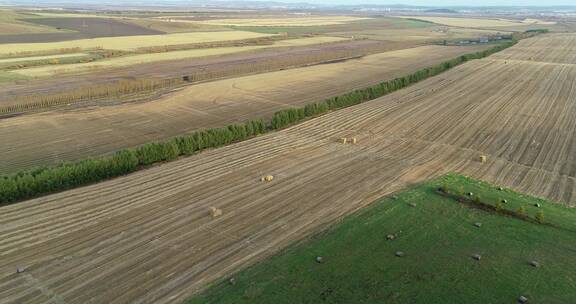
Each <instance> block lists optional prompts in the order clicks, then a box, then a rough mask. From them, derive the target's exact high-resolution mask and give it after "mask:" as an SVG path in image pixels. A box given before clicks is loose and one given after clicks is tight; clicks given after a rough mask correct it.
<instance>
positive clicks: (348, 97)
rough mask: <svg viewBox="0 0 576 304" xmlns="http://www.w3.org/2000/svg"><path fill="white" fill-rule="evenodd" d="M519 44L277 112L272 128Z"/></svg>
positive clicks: (361, 100)
mask: <svg viewBox="0 0 576 304" xmlns="http://www.w3.org/2000/svg"><path fill="white" fill-rule="evenodd" d="M516 42H517V41H508V42H505V43H502V44H499V45H496V46H494V47H492V48H490V49H486V50H484V51H480V52H476V53H471V54H466V55H462V56H459V57H456V58H454V59H452V60H448V61H445V62H442V63H440V64H438V65H436V66H433V67H428V68H425V69H421V70H419V71H417V72H414V73H412V74H410V75H407V76H404V77H399V78H396V79H393V80H389V81H385V82H381V83H379V84H377V85H374V86H371V87H368V88H364V89H359V90H355V91H352V92H350V93H346V94H344V95H341V96H337V97H332V98H329V99H326V100H324V101H322V102H319V103H314V104H308V105H306V106H304V107H301V108H291V109H285V110H280V111H278V112H276V113H274V116H273V117H272V121H271V127H272V129H281V128H285V127H287V126H290V125H292V124H295V123H297V122H300V121H302V120H304V119H306V118H309V117H314V116H318V115H320V114H323V113H326V112H328V111H332V110H338V109H342V108H346V107H349V106H353V105H356V104H359V103H363V102H366V101H369V100H372V99H375V98H378V97H382V96H384V95H387V94H389V93H392V92H394V91H397V90H400V89H403V88H405V87H407V86H409V85H411V84H414V83H417V82H419V81H422V80H424V79H426V78H429V77H432V76H436V75H438V74H440V73H442V72H444V71H447V70H449V69H451V68H453V67H455V66H457V65H460V64H462V63H464V62H467V61H470V60H474V59H480V58H484V57H487V56H490V55H492V54H494V53H497V52H499V51H501V50H504V49H506V48H509V47H511V46H513V45H514V44H516Z"/></svg>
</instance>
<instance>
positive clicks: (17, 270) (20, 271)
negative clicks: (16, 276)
mask: <svg viewBox="0 0 576 304" xmlns="http://www.w3.org/2000/svg"><path fill="white" fill-rule="evenodd" d="M24 270H25V269H24V267H16V273H23V272H24Z"/></svg>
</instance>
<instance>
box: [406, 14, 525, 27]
mask: <svg viewBox="0 0 576 304" xmlns="http://www.w3.org/2000/svg"><path fill="white" fill-rule="evenodd" d="M400 18H411V19H418V20H424V21H428V22H433V23H437V24H442V25H448V26H456V27H507V26H518V25H522V22H520V21H513V20H505V19H480V18H456V17H454V18H453V17H428V16H400Z"/></svg>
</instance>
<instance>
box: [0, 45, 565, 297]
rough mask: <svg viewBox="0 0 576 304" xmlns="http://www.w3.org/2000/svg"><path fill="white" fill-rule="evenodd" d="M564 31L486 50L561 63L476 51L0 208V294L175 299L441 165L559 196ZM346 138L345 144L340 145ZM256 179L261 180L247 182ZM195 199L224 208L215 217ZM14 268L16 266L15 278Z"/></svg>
mask: <svg viewBox="0 0 576 304" xmlns="http://www.w3.org/2000/svg"><path fill="white" fill-rule="evenodd" d="M540 39H553V42H556V43H548V44H543V43H541V42H540V41H541V40H540ZM565 39H573V35H551V36H545V37H538V38H532V39H529V40H525V41H522V42H521V43H520V45H519V46H518V47H513V48H511V49H508V50H506V51H503V52H502V53H501V54H499V56H505V57H506V58H511V59H512V58H516V57H517V56H519V58H522V56H523V51H522V48H524V47H527V46H530V45H534V44H539V45H540V47H541V48H544V49H547V51H548V54H558V55H550V56H559V58H553V57H549V59H547V57H543V58H542V60H543V61H524V60H502V59H499V58H493V57H489V58H487V59H482V60H475V61H472V62H469V63H467V64H464V65H462V66H459V67H457V68H454V69H452V70H451V71H449V72H446V73H444V74H441V75H439V76H437V77H433V78H430V79H428V80H426V81H423V82H421V83H419V84H416V85H414V86H411V87H409V88H407V89H404V90H401V91H398V92H396V93H393V94H391V95H388V96H385V97H383V98H379V99H377V100H374V101H371V102H367V103H364V104H361V105H358V106H354V107H351V108H347V109H344V110H340V111H336V112H333V113H330V114H327V115H324V116H322V117H319V118H316V119H312V120H309V121H307V122H305V123H302V124H299V125H297V126H294V127H292V128H288V129H286V130H283V131H280V132H276V133H272V134H268V135H265V136H261V137H257V138H254V139H251V140H248V141H245V142H241V143H237V144H233V145H230V146H227V147H224V148H221V149H216V150H212V151H207V152H205V153H201V154H198V155H195V156H192V157H189V158H186V159H182V160H179V161H175V162H172V163H169V164H165V165H162V166H157V167H154V168H151V169H148V170H145V171H141V172H138V173H135V174H132V175H129V176H125V177H121V178H117V179H115V180H111V181H107V182H103V183H99V184H96V185H92V186H88V187H84V188H80V189H76V190H72V191H66V192H62V193H59V194H54V195H50V196H46V197H43V198H39V199H34V200H30V201H27V202H23V203H20V204H16V205H13V206H8V207H5V208H3V209H2V211H3V212H2V213H1V214H0V223H2V225H0V233H1V234H2V235H3V238H2V239H1V240H0V257H1V258H0V261H1V262H0V296H1V298H2V299H3V300H4V301H5V302H6V303H44V302H47V301H50V300H52V301H53V302H57V303H58V302H61V303H63V302H66V303H90V302H99V303H126V302H131V303H176V302H179V301H181V300H183V299H185V298H187V297H189V296H190V295H192V294H193V293H194V292H196V291H198V290H200V289H202V288H204V287H206V285H207V284H208V283H210V282H212V281H213V280H216V279H218V278H222V277H223V276H227V275H229V274H231V273H232V272H234V271H236V270H238V269H240V268H242V267H244V266H246V265H249V264H252V263H254V262H256V261H258V260H260V259H262V258H264V257H267V256H270V255H272V254H274V253H276V252H278V251H279V250H281V249H282V248H284V247H285V246H286V245H288V244H290V243H292V242H294V241H295V240H299V239H302V238H303V237H305V236H308V235H310V234H311V233H313V232H315V231H318V229H321V228H323V227H325V226H326V225H327V224H329V223H331V222H333V221H335V220H337V219H339V218H341V217H342V216H343V215H345V214H348V213H350V212H352V211H355V210H357V209H359V208H361V207H364V206H366V205H367V204H369V203H370V202H372V201H374V200H375V199H376V198H379V197H381V196H383V195H385V194H387V193H390V192H392V191H395V190H398V189H400V188H402V187H404V186H406V185H409V184H412V183H416V182H420V181H423V180H426V179H429V178H431V177H435V176H439V175H441V174H444V173H446V172H449V171H456V172H461V173H464V174H467V175H471V176H473V177H477V178H482V179H484V180H488V181H492V182H495V183H497V184H501V185H503V186H507V187H511V188H513V189H516V190H520V191H523V192H527V193H530V194H534V195H537V196H543V197H546V198H549V199H551V200H555V201H559V202H563V203H566V204H570V205H573V204H574V203H575V198H576V196H575V194H576V192H575V189H576V184H575V183H574V178H575V176H576V151H575V150H576V141H575V140H574V138H575V137H574V133H575V131H576V105H575V104H574V103H573V100H574V97H576V88H575V87H574V86H573V83H572V81H571V80H572V79H574V77H576V68H575V67H574V63H576V62H569V61H570V60H569V59H566V58H561V57H562V56H563V55H561V54H562V53H561V52H557V51H556V49H555V47H556V46H557V45H563V44H564V43H565V41H566V40H565ZM565 54H569V53H568V52H566V53H565ZM568 56H569V55H568ZM559 61H562V62H564V63H563V64H557V63H556V62H559ZM352 136H354V137H357V138H358V140H359V141H358V143H357V144H356V145H351V144H349V145H343V144H340V143H339V142H338V139H339V138H341V137H352ZM479 155H486V156H487V157H488V161H487V163H484V164H482V163H480V162H479V161H478V157H479ZM265 174H271V175H274V176H275V179H274V180H273V181H272V182H271V183H261V182H260V181H259V178H260V177H261V176H262V175H265ZM209 207H217V208H221V209H222V210H223V211H224V215H223V216H222V217H220V218H218V219H214V220H213V219H212V218H211V217H210V216H209V212H208V208H209ZM18 266H20V267H26V269H27V270H26V272H25V273H23V274H16V273H15V269H16V267H18Z"/></svg>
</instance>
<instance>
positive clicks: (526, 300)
mask: <svg viewBox="0 0 576 304" xmlns="http://www.w3.org/2000/svg"><path fill="white" fill-rule="evenodd" d="M518 303H528V298H527V297H525V296H520V297H519V298H518Z"/></svg>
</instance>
